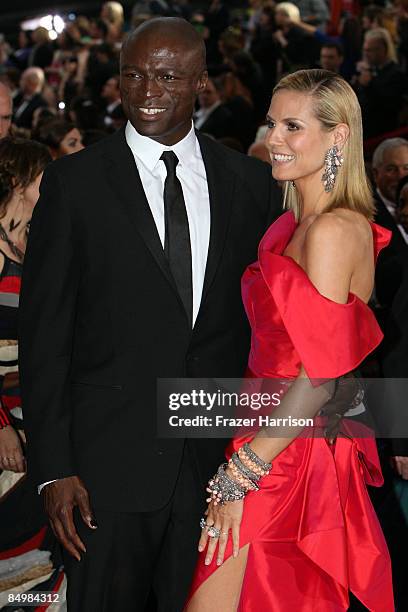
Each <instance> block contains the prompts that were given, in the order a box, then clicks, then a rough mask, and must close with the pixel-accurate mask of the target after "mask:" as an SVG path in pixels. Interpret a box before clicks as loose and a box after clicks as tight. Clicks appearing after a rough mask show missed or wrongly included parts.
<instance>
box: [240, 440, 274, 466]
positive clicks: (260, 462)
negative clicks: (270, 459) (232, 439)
mask: <svg viewBox="0 0 408 612" xmlns="http://www.w3.org/2000/svg"><path fill="white" fill-rule="evenodd" d="M242 448H243V450H244V452H245V454H246V455H247V457H248V458H249V459H251V461H253V462H254V463H256V465H258V466H259V467H260V468H261V469H262V470H264V471H265V472H269V470H270V469H271V468H272V463H266V461H263V459H261V458H260V457H258V455H257V454H256V453H255V452H254V451H253V450H252V448H251V447H250V446H249V444H248V442H245V444H244V445H243V447H242Z"/></svg>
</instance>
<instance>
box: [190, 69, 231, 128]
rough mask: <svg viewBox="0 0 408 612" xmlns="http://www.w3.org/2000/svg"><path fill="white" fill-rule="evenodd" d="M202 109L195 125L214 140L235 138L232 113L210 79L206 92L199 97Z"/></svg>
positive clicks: (195, 117) (198, 113) (195, 120)
mask: <svg viewBox="0 0 408 612" xmlns="http://www.w3.org/2000/svg"><path fill="white" fill-rule="evenodd" d="M198 101H199V103H200V108H199V109H198V111H197V112H196V113H195V115H194V125H195V127H196V129H197V130H200V132H203V133H204V134H210V135H211V136H214V138H217V139H218V138H225V137H227V136H232V137H233V136H234V131H233V121H232V113H231V111H230V110H229V109H228V108H227V107H226V106H225V104H223V103H222V102H221V96H220V94H219V92H218V91H217V88H216V85H215V83H214V81H213V80H212V79H211V78H209V79H208V81H207V85H206V87H205V89H204V91H202V92H201V94H200V95H199V96H198Z"/></svg>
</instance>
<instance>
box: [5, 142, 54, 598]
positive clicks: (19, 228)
mask: <svg viewBox="0 0 408 612" xmlns="http://www.w3.org/2000/svg"><path fill="white" fill-rule="evenodd" d="M50 161H51V156H50V154H49V152H48V150H47V148H46V147H45V146H44V145H42V144H40V143H37V142H34V141H31V140H24V139H16V138H3V139H2V140H0V381H1V390H0V559H1V563H2V570H1V575H0V592H1V591H10V589H13V591H14V589H16V591H17V592H24V591H26V590H28V589H29V588H32V587H35V585H36V584H38V583H41V585H42V590H44V591H53V590H54V589H55V588H58V587H59V585H60V584H61V582H62V580H63V573H62V572H61V571H60V570H58V569H56V570H54V568H53V563H52V561H51V558H50V557H51V552H50V551H51V550H52V548H53V543H54V539H53V536H52V534H51V533H50V531H49V528H48V527H47V526H46V525H47V523H46V518H45V516H44V514H43V509H42V506H41V500H40V496H39V495H38V494H37V490H36V484H37V483H33V482H32V481H30V478H29V475H28V476H27V474H26V473H25V471H26V465H25V458H24V455H25V453H24V444H25V442H24V426H23V425H24V424H23V413H22V409H21V402H20V393H19V376H18V345H17V317H18V302H19V292H20V283H21V273H22V268H23V261H24V254H25V250H26V243H27V235H28V231H29V227H30V220H31V216H32V213H33V210H34V206H35V205H36V202H37V200H38V196H39V185H40V181H41V177H42V173H43V171H44V169H45V167H46V166H47V164H48V163H49V162H50ZM33 325H35V321H33ZM50 460H52V458H50ZM57 563H58V562H57Z"/></svg>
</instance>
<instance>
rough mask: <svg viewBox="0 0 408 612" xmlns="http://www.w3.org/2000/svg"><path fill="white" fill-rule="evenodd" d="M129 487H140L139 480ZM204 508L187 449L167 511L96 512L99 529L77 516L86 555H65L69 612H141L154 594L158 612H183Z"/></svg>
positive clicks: (203, 495)
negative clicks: (94, 528)
mask: <svg viewBox="0 0 408 612" xmlns="http://www.w3.org/2000/svg"><path fill="white" fill-rule="evenodd" d="M136 478H137V476H136V475H135V479H136ZM112 484H113V486H114V483H112ZM129 486H137V482H136V480H135V482H134V483H129ZM152 486H154V484H153V483H152ZM141 494H142V492H141ZM112 495H114V491H112ZM204 507H205V491H203V490H202V487H201V485H200V482H199V480H198V478H197V476H196V473H195V470H194V467H193V464H192V461H191V457H190V452H189V450H188V447H187V445H186V446H185V449H184V455H183V460H182V464H181V467H180V473H179V477H178V481H177V485H176V488H175V491H174V494H173V497H172V499H171V500H170V502H169V503H168V504H167V505H166V506H165V507H164V508H162V509H160V510H157V511H155V512H134V513H130V512H129V513H115V512H109V511H106V510H100V509H99V510H98V508H95V509H94V510H95V517H96V520H97V523H98V529H96V530H90V529H89V528H88V527H86V525H85V524H84V523H83V521H82V520H81V518H80V516H79V514H77V515H76V517H75V524H76V527H77V530H78V533H79V536H80V538H81V539H82V541H83V542H84V544H85V547H86V549H87V552H86V553H85V554H83V555H82V559H81V561H80V562H78V561H76V559H74V558H73V557H71V556H70V555H69V554H68V553H66V552H64V563H65V570H66V573H67V580H68V588H67V601H68V612H116V611H119V610H120V611H121V612H122V611H123V612H139V611H140V612H143V611H144V610H145V606H146V602H147V600H148V598H149V594H151V590H153V592H154V595H155V599H156V601H157V609H158V610H159V611H160V612H181V611H182V610H183V606H184V603H185V601H186V598H187V595H188V591H189V587H190V584H191V580H192V575H193V571H194V566H195V562H196V559H197V544H198V538H199V535H200V527H199V522H200V517H201V516H202V512H203V509H204ZM149 601H151V598H150V599H149ZM150 605H151V604H150ZM149 609H151V607H149Z"/></svg>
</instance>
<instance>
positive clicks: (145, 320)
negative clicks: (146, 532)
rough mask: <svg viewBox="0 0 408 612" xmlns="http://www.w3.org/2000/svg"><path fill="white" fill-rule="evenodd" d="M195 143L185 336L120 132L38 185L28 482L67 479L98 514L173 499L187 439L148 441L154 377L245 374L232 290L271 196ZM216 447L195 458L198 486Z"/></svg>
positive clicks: (26, 334) (264, 181)
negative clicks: (199, 182)
mask: <svg viewBox="0 0 408 612" xmlns="http://www.w3.org/2000/svg"><path fill="white" fill-rule="evenodd" d="M198 138H199V143H200V147H201V150H202V155H203V160H204V163H205V167H206V172H207V179H208V187H209V196H210V208H211V232H210V245H209V252H208V259H207V267H206V273H205V280H204V288H203V296H202V301H201V307H200V312H199V314H198V318H197V321H196V323H195V326H194V329H193V330H191V329H189V325H188V321H187V317H186V314H185V311H184V308H183V305H182V302H181V300H180V297H179V295H178V293H177V289H176V286H175V283H174V281H173V278H172V276H171V273H170V270H169V267H168V264H167V260H166V259H165V256H164V253H163V249H162V246H161V242H160V239H159V236H158V233H157V230H156V226H155V223H154V220H153V217H152V214H151V212H150V208H149V205H148V202H147V200H146V197H145V194H144V191H143V187H142V183H141V180H140V177H139V174H138V172H137V168H136V165H135V162H134V158H133V155H132V152H131V150H130V149H129V147H128V145H127V143H126V140H125V137H124V130H120V131H119V132H117V133H116V134H114V135H112V136H110V137H108V138H106V139H104V140H102V141H101V142H99V143H97V144H96V145H94V146H92V147H89V148H88V149H85V150H84V151H82V152H80V153H78V154H75V155H69V156H66V157H64V158H62V159H60V160H58V161H56V162H54V163H52V164H51V165H50V166H49V167H48V168H47V169H46V171H45V173H44V178H43V181H42V184H41V196H40V199H39V201H38V204H37V206H36V208H35V212H34V215H33V219H32V223H31V228H30V236H29V240H28V246H27V252H26V258H25V267H24V272H23V283H22V291H21V298H20V345H19V347H20V349H19V350H20V376H21V387H22V400H23V410H24V423H25V430H26V434H27V439H28V470H29V471H31V473H32V475H33V477H34V479H35V481H36V482H38V483H41V482H45V481H47V480H51V479H54V478H61V477H64V476H69V475H72V474H78V475H79V476H81V477H82V479H83V480H84V482H85V484H86V486H87V487H88V489H89V491H90V494H91V499H92V502H93V503H94V505H95V506H96V507H106V508H110V507H113V508H115V509H116V510H122V511H148V510H153V509H156V508H160V507H162V506H163V505H164V504H165V503H166V502H167V501H168V500H169V498H170V496H171V494H172V491H173V490H174V486H175V482H176V479H177V475H178V471H179V465H180V460H181V455H182V452H183V445H184V441H183V440H169V439H158V438H157V436H156V379H157V378H160V377H169V378H171V377H184V376H192V377H207V376H208V377H238V376H241V375H242V374H243V372H244V370H245V366H246V362H247V357H248V351H249V328H248V324H247V320H246V316H245V313H244V309H243V305H242V301H241V293H240V279H241V275H242V273H243V271H244V269H245V267H246V266H247V265H248V264H249V263H250V262H252V261H254V260H255V259H256V258H257V246H258V243H259V240H260V238H261V236H262V234H263V233H264V232H265V230H266V228H267V226H268V225H269V223H270V222H271V220H272V219H273V218H274V217H276V216H277V215H278V214H279V212H280V207H281V204H280V200H281V197H280V190H279V188H278V187H277V186H276V183H275V182H274V181H273V179H272V177H271V171H270V167H269V166H268V165H267V164H263V163H262V162H259V161H258V160H254V159H251V158H248V157H246V156H244V155H241V154H239V153H237V152H235V151H232V150H230V149H227V148H225V147H223V146H221V145H219V144H217V143H215V142H213V141H212V140H211V139H208V138H207V137H205V136H202V135H199V134H198ZM215 447H216V444H215V445H214V444H212V443H211V441H205V444H204V445H203V444H202V445H201V448H202V449H204V452H203V453H200V452H199V451H197V461H198V463H199V464H200V466H201V472H202V478H203V479H208V477H209V476H211V473H210V472H209V470H210V469H213V468H214V467H215V464H216V462H219V460H220V456H218V455H217V456H215V455H216V452H215ZM112 490H113V491H112Z"/></svg>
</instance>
